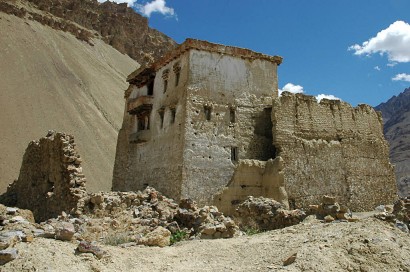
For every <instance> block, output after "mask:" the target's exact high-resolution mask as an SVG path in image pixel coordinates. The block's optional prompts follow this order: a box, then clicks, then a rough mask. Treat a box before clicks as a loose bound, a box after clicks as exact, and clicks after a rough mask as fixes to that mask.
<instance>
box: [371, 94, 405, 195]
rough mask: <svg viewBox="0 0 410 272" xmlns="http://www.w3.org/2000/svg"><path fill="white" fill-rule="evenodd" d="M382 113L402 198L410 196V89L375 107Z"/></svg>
mask: <svg viewBox="0 0 410 272" xmlns="http://www.w3.org/2000/svg"><path fill="white" fill-rule="evenodd" d="M375 108H376V109H377V110H379V111H381V112H382V115H383V120H384V134H385V136H386V139H387V141H389V143H390V159H391V161H392V163H394V164H395V166H396V178H397V183H398V186H399V191H400V194H401V195H402V196H408V195H410V88H407V89H405V90H404V91H403V92H402V93H401V94H399V95H398V96H393V97H392V98H390V99H389V100H388V101H387V102H385V103H381V104H380V105H378V106H376V107H375Z"/></svg>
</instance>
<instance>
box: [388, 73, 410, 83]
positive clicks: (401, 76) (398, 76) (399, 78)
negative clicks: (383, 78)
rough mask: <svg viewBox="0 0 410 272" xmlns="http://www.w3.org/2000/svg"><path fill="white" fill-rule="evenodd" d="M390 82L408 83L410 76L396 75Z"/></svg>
mask: <svg viewBox="0 0 410 272" xmlns="http://www.w3.org/2000/svg"><path fill="white" fill-rule="evenodd" d="M392 80H394V81H408V82H410V75H409V74H404V73H403V74H397V75H395V76H394V77H393V78H392Z"/></svg>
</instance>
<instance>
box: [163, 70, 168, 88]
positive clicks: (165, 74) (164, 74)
mask: <svg viewBox="0 0 410 272" xmlns="http://www.w3.org/2000/svg"><path fill="white" fill-rule="evenodd" d="M168 78H169V69H166V70H164V72H163V73H162V79H163V80H164V93H166V91H167V89H168Z"/></svg>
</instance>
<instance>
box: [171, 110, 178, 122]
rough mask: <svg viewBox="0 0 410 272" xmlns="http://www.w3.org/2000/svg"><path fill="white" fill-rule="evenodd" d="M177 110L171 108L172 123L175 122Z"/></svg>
mask: <svg viewBox="0 0 410 272" xmlns="http://www.w3.org/2000/svg"><path fill="white" fill-rule="evenodd" d="M176 113H177V111H176V109H175V108H172V109H171V124H173V123H175V115H176Z"/></svg>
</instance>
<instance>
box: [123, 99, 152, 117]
mask: <svg viewBox="0 0 410 272" xmlns="http://www.w3.org/2000/svg"><path fill="white" fill-rule="evenodd" d="M153 99H154V97H152V96H147V95H144V96H140V97H137V98H134V99H130V100H129V101H128V104H127V111H128V113H129V114H136V115H143V114H149V113H150V112H151V110H152V102H153Z"/></svg>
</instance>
